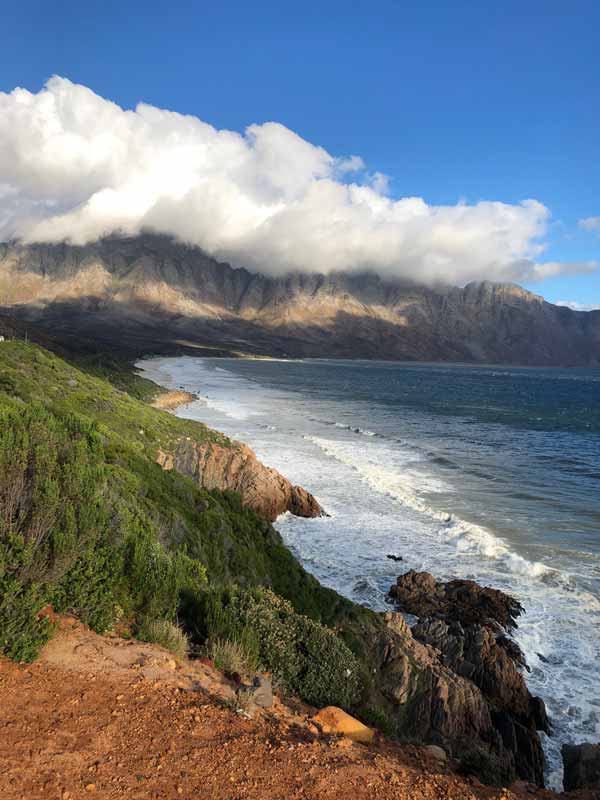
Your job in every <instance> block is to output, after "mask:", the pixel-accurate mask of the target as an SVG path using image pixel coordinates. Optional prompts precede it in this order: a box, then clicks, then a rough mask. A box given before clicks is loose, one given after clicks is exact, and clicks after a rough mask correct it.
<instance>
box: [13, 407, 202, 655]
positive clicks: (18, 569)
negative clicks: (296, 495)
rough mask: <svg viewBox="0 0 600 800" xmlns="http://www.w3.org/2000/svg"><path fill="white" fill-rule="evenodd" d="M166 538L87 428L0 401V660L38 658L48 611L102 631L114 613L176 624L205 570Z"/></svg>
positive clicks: (137, 487) (130, 476)
mask: <svg viewBox="0 0 600 800" xmlns="http://www.w3.org/2000/svg"><path fill="white" fill-rule="evenodd" d="M2 403H4V407H2ZM155 469H156V470H157V471H158V472H159V473H160V474H161V476H162V475H163V474H164V473H162V471H161V470H160V468H159V467H155ZM165 479H166V481H167V482H168V480H169V478H168V476H165ZM167 485H168V483H167ZM164 533H165V518H164V517H161V516H159V514H158V513H157V510H156V507H152V506H149V505H148V504H147V503H146V502H145V498H144V496H143V490H142V481H141V480H140V479H139V476H138V474H137V473H135V472H132V471H130V470H127V469H126V468H123V467H121V466H119V465H114V464H111V463H109V461H108V460H107V456H106V452H105V448H104V441H103V438H102V437H101V435H100V434H99V433H98V431H97V430H96V428H95V426H94V425H93V424H92V423H91V422H90V420H87V419H85V418H80V417H77V416H75V415H73V414H70V413H64V414H57V413H53V412H52V411H50V410H49V409H47V408H45V407H44V406H41V405H39V404H36V403H32V404H23V403H21V404H19V405H17V404H16V403H15V402H14V401H11V400H8V399H6V400H5V401H2V399H1V396H0V652H3V653H6V654H7V655H10V656H11V657H12V658H16V659H19V660H32V659H34V658H35V656H36V654H37V652H38V651H39V648H40V647H41V645H42V644H44V642H45V641H47V639H48V636H49V635H50V626H49V624H48V622H47V621H46V620H43V619H38V613H39V611H40V609H41V608H42V607H43V606H44V605H47V604H51V605H52V606H53V607H54V609H55V611H57V612H59V613H60V612H68V613H72V614H75V615H76V616H78V617H79V618H80V619H81V620H82V621H83V622H85V623H87V624H88V625H90V627H92V628H93V629H94V630H96V631H97V632H99V633H102V632H104V631H105V630H106V629H107V628H109V627H110V626H111V625H112V624H113V623H114V621H115V617H116V609H117V608H118V607H119V606H120V607H122V608H124V609H125V610H126V612H127V613H129V614H133V615H136V614H140V615H144V616H147V617H149V618H151V619H158V618H164V619H170V620H172V619H174V618H175V616H176V613H177V611H178V606H179V600H180V595H181V594H182V593H183V592H184V591H190V592H197V591H198V590H199V589H201V588H202V587H203V586H204V585H205V582H206V572H205V570H204V567H203V566H202V564H201V563H200V562H199V561H197V560H195V559H193V558H190V557H189V556H188V555H187V553H186V551H185V546H180V547H177V546H173V548H172V549H170V550H168V549H166V548H165V547H164V546H163V545H162V544H161V542H160V538H161V536H162V535H163V534H164ZM167 533H168V529H167ZM164 538H166V539H167V541H168V540H169V536H168V535H167V536H165V537H164Z"/></svg>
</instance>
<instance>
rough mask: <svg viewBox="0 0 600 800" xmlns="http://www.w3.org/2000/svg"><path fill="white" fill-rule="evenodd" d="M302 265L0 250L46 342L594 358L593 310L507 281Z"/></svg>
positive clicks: (148, 240)
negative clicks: (426, 280)
mask: <svg viewBox="0 0 600 800" xmlns="http://www.w3.org/2000/svg"><path fill="white" fill-rule="evenodd" d="M310 268H311V265H310V264H309V263H307V264H306V269H307V272H305V273H293V274H289V275H283V276H281V277H277V278H275V277H269V276H266V275H261V274H256V273H252V272H249V271H248V270H246V269H239V268H238V269H233V268H232V267H231V266H229V265H228V264H223V263H219V262H217V261H216V260H214V259H213V258H210V257H209V256H207V255H206V253H203V252H202V251H201V250H199V249H198V248H194V247H189V246H187V245H185V244H183V243H180V242H177V241H174V240H173V239H170V238H169V237H167V236H160V235H156V234H150V233H147V234H144V235H141V236H135V237H131V236H116V235H115V236H107V237H105V238H102V239H100V240H99V241H97V242H92V243H90V244H88V245H85V246H82V247H80V246H74V245H68V244H66V243H64V242H61V243H58V244H31V245H25V244H21V243H16V242H12V243H9V244H0V287H1V288H2V297H1V298H0V301H1V302H2V304H3V305H4V306H5V307H9V308H11V309H12V310H13V311H14V313H15V314H18V315H19V316H20V318H22V319H29V320H31V321H35V323H36V325H37V327H38V328H40V329H43V330H45V331H46V332H48V333H51V334H52V335H53V336H58V335H60V336H62V337H65V338H68V339H69V340H70V341H71V342H75V343H77V344H79V342H80V341H81V338H82V335H83V336H84V337H88V338H90V339H92V340H94V341H96V342H103V343H104V345H105V346H106V345H112V346H115V347H118V348H119V349H120V350H121V351H122V350H123V348H124V347H127V346H129V347H130V348H131V349H133V350H134V351H136V352H138V353H143V352H165V351H166V350H167V349H169V348H168V345H170V350H171V352H172V351H173V349H174V347H173V343H175V342H181V340H188V341H191V342H192V343H195V344H198V343H202V344H209V345H213V346H215V345H216V346H217V347H218V348H220V349H221V350H222V351H227V350H229V351H231V350H235V351H239V350H240V348H241V349H243V350H244V351H247V352H254V353H263V354H270V355H291V356H301V357H311V356H312V357H315V356H320V357H323V356H327V357H332V358H335V357H345V358H388V359H411V360H414V359H417V360H429V361H475V362H488V363H489V362H492V363H513V364H515V363H516V364H540V365H542V364H546V365H564V366H570V365H582V366H590V367H591V366H598V364H600V311H590V312H582V311H572V310H571V309H569V308H564V307H559V306H555V305H552V304H551V303H547V302H545V301H544V300H543V298H542V297H539V296H538V295H535V294H532V293H531V292H528V291H526V290H525V289H522V288H521V287H519V286H516V285H515V284H506V283H505V284H495V283H490V282H489V281H483V282H473V283H470V284H468V285H467V286H465V287H464V288H458V287H448V286H436V287H432V286H423V285H418V284H415V283H413V282H408V281H392V280H385V279H382V278H380V277H379V276H378V275H376V274H375V273H373V272H363V273H342V272H332V273H329V274H328V275H322V274H317V273H314V272H312V273H311V272H309V270H310ZM213 354H214V353H213Z"/></svg>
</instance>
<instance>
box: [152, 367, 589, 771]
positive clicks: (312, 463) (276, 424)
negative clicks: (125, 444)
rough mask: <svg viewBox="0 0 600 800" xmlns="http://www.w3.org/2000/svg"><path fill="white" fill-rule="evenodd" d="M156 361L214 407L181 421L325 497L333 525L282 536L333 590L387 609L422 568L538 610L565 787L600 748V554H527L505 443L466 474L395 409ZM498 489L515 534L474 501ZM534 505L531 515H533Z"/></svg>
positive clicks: (535, 648)
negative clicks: (568, 765)
mask: <svg viewBox="0 0 600 800" xmlns="http://www.w3.org/2000/svg"><path fill="white" fill-rule="evenodd" d="M147 364H149V365H150V366H151V367H152V371H153V372H154V374H150V375H149V377H152V378H154V379H155V380H157V381H158V382H160V383H162V384H163V385H167V386H169V388H172V387H173V386H179V385H182V384H183V385H184V386H185V388H187V389H188V390H189V391H194V392H198V391H200V393H201V394H202V395H204V396H206V400H208V401H209V403H210V405H200V404H199V403H196V404H191V405H190V406H187V407H186V408H184V409H180V410H178V412H177V413H178V414H180V415H182V416H191V417H193V418H195V419H200V420H202V421H204V422H206V423H207V424H209V425H212V426H213V427H216V428H219V429H221V430H223V431H224V432H225V433H227V434H228V435H230V436H232V437H234V438H240V439H242V440H243V441H246V442H248V444H250V445H251V446H252V447H253V448H254V449H255V450H256V452H257V453H258V455H259V457H262V458H263V460H265V461H266V463H268V464H269V465H271V466H273V467H275V468H277V469H279V470H281V471H282V472H283V473H284V474H286V476H287V477H289V478H290V479H291V480H293V482H294V483H299V484H301V485H303V486H305V487H306V488H307V489H309V490H311V491H313V492H314V493H315V494H316V496H317V497H318V499H319V500H320V501H321V502H322V504H323V506H324V507H325V508H326V510H327V511H328V512H329V513H330V514H331V516H330V517H324V518H320V519H317V520H306V519H299V518H297V517H293V516H291V515H285V516H284V517H281V518H280V519H279V520H278V527H279V529H280V530H281V533H282V535H283V536H284V539H285V541H286V542H287V544H288V545H289V546H290V547H291V548H292V549H293V550H294V552H295V553H296V554H297V555H298V556H299V557H300V559H301V560H302V562H303V563H304V565H305V567H306V568H307V569H308V570H310V571H311V572H313V573H314V574H315V575H316V576H317V577H318V578H319V579H320V580H321V581H323V582H324V583H325V584H327V585H329V586H332V587H333V588H335V589H337V590H338V591H340V592H341V593H343V594H345V595H347V596H349V597H352V598H353V599H355V600H357V601H358V602H363V603H367V604H369V605H371V606H372V607H374V608H379V609H381V608H385V593H386V591H387V589H388V588H389V586H390V585H391V583H392V582H393V580H394V577H395V575H396V574H397V573H398V571H403V570H404V569H409V568H414V569H423V570H427V571H429V572H432V573H434V574H435V575H436V576H437V577H439V578H440V579H443V580H448V579H449V578H451V577H470V578H474V579H475V580H478V581H479V582H480V583H482V584H484V585H490V586H495V587H496V588H499V589H502V590H503V591H506V592H508V593H510V594H513V595H514V596H516V597H517V598H518V599H519V600H520V601H521V602H522V604H523V605H524V606H525V608H526V612H527V613H526V614H525V615H524V616H523V617H522V618H521V620H520V627H519V629H518V631H517V632H516V637H517V639H518V642H519V644H520V645H521V647H522V648H523V651H524V652H525V654H526V657H527V660H528V663H529V665H530V667H531V668H532V671H531V673H530V674H528V676H527V682H528V685H529V686H530V689H531V691H532V692H533V693H535V694H539V695H541V696H542V697H543V698H544V700H545V701H546V703H547V706H548V711H549V713H550V716H551V718H552V719H553V722H554V724H555V736H553V737H552V738H551V739H545V748H546V752H547V754H548V756H549V760H550V765H551V766H550V773H549V776H548V779H549V783H550V785H552V786H554V787H558V786H559V785H560V780H561V769H560V745H561V743H562V742H565V741H585V740H588V741H589V740H592V741H595V740H597V739H598V738H600V698H599V697H598V687H597V663H598V661H599V660H600V600H599V599H598V597H597V596H596V595H595V594H594V593H592V592H591V591H588V588H589V587H590V586H591V583H590V578H593V576H594V575H597V570H598V561H597V555H594V554H589V557H588V558H587V560H586V559H585V558H583V556H585V554H584V553H581V552H580V551H579V550H578V549H573V550H569V549H568V547H567V545H569V546H571V544H570V542H571V540H570V539H563V540H559V542H558V543H557V545H556V546H555V545H554V544H553V545H552V546H550V544H548V546H546V545H545V544H544V546H542V547H538V548H537V549H536V547H532V546H529V542H530V539H531V537H530V535H529V531H528V530H527V527H526V525H527V521H528V516H527V515H525V516H523V515H522V516H521V517H518V518H517V519H516V520H515V521H514V523H513V521H512V520H511V519H510V517H512V516H513V515H514V513H515V512H514V508H513V506H511V505H510V503H511V502H512V500H511V499H510V497H511V495H510V494H509V493H510V491H511V489H513V487H512V486H511V483H510V476H508V477H507V476H505V475H504V474H503V473H499V472H498V469H497V464H496V465H495V464H494V443H493V441H492V440H491V439H490V436H491V434H492V433H493V432H492V431H491V430H489V429H486V432H485V438H484V439H483V440H480V441H478V442H475V444H474V447H475V448H479V450H478V451H477V452H478V460H477V461H475V462H473V461H472V460H471V461H469V462H468V463H466V462H465V459H464V453H463V454H461V453H460V452H459V451H456V450H455V449H450V448H448V447H442V448H439V447H438V448H432V447H431V446H430V444H429V443H430V442H431V438H430V437H428V434H429V430H428V428H427V427H425V425H426V424H427V423H424V422H423V421H422V420H421V419H419V418H418V417H417V416H416V414H415V413H414V412H411V411H406V412H404V413H403V414H402V417H401V418H400V417H399V418H398V419H397V420H396V419H394V420H393V424H390V417H389V415H388V412H387V411H383V412H382V410H380V409H378V408H377V406H376V405H375V406H373V405H371V404H365V403H362V404H361V405H356V404H354V403H353V401H352V399H351V396H348V397H344V398H343V399H342V398H340V399H339V400H331V399H327V400H325V399H320V398H319V397H317V396H315V395H314V394H313V395H311V396H310V398H309V399H307V398H306V397H303V396H302V395H301V394H300V393H294V392H293V391H282V390H279V389H271V388H270V389H265V388H264V387H261V385H260V383H257V382H255V381H250V380H247V379H246V378H244V377H241V376H239V375H237V374H235V372H234V369H235V367H234V366H233V365H232V367H231V369H230V368H228V369H225V370H224V371H223V372H221V371H219V372H216V371H215V369H214V368H213V366H214V365H213V366H210V364H207V362H203V361H200V360H198V359H188V358H186V359H158V360H152V361H150V362H144V367H145V366H146V365H147ZM257 366H258V367H259V368H261V367H260V365H257ZM219 369H223V367H222V366H221V365H220V366H219ZM246 374H247V371H246ZM259 374H260V373H259ZM240 410H243V411H242V413H240ZM336 423H337V424H336ZM409 423H410V424H409ZM448 424H450V423H448ZM457 424H460V423H457ZM444 430H445V429H444ZM463 430H465V432H468V430H469V428H466V429H465V428H463V427H461V428H460V436H461V438H462V439H463V441H465V442H466V444H465V446H466V447H470V446H471V445H470V443H468V442H467V440H465V439H464V437H463ZM375 432H376V433H375ZM323 433H325V436H323V435H322V434H323ZM582 446H583V447H585V446H586V445H585V443H584V442H583V441H582ZM589 446H590V447H591V446H592V445H591V444H590V445H589ZM483 447H485V448H487V449H483ZM562 452H563V449H562V445H561V448H559V453H558V455H557V456H555V454H554V452H550V453H549V456H548V457H549V458H552V459H554V460H556V457H559V456H560V453H562ZM564 452H565V453H571V451H568V450H565V451H564ZM578 452H580V451H578ZM569 458H572V455H569ZM448 459H450V461H448ZM449 463H450V464H451V465H452V469H449V468H448V464H449ZM567 466H569V465H567ZM532 477H534V478H535V475H533V476H532ZM488 480H491V481H492V483H490V484H489V486H490V487H499V489H500V490H501V492H506V493H507V497H508V498H509V499H508V500H507V504H508V506H509V507H508V508H507V515H506V516H507V519H506V520H505V525H504V528H501V527H499V526H498V524H497V523H498V517H497V506H496V508H495V510H493V511H492V510H490V513H489V514H488V513H486V512H487V509H486V507H485V505H481V503H482V502H483V503H485V498H486V497H487V496H488V495H487V494H485V492H483V493H482V494H481V495H479V496H475V502H479V505H475V504H474V503H473V502H472V500H473V497H474V496H473V495H472V494H471V495H469V494H468V491H469V489H470V488H471V489H472V488H473V486H479V487H482V486H483V487H484V488H485V490H486V491H487V490H488V488H489V487H488V486H487V485H486V484H485V481H488ZM482 482H483V483H482ZM519 489H520V484H516V485H514V490H515V496H516V495H517V493H518V491H519ZM528 489H529V492H530V493H532V494H533V495H535V496H537V495H539V493H540V492H539V490H538V488H536V487H533V488H531V487H528V485H527V484H525V485H524V486H523V490H524V491H527V490H528ZM520 502H522V503H523V504H525V503H527V502H528V501H527V500H526V499H523V500H521V501H520ZM526 508H527V514H529V512H530V511H531V513H533V506H526ZM471 509H474V512H478V513H474V516H476V520H477V521H476V522H475V521H473V520H470V519H469V518H468V515H469V511H470V510H471ZM507 520H508V521H507ZM488 523H489V525H488ZM523 523H524V524H523ZM500 530H502V531H503V533H504V532H506V531H508V533H509V535H510V537H512V538H504V537H503V536H502V535H500V533H499V531H500ZM389 552H394V553H399V554H401V555H403V556H404V559H405V564H404V566H401V565H398V564H395V563H392V562H390V561H389V560H387V559H386V558H385V554H386V553H389ZM538 554H540V557H543V558H544V559H545V560H546V561H547V562H549V563H543V562H542V561H541V560H539V559H538V558H536V557H535V556H537V555H538Z"/></svg>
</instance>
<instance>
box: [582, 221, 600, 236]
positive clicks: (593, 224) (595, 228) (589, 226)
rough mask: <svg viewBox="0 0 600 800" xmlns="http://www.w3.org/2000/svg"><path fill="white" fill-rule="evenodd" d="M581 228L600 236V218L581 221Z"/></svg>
mask: <svg viewBox="0 0 600 800" xmlns="http://www.w3.org/2000/svg"><path fill="white" fill-rule="evenodd" d="M579 227H580V228H583V230H584V231H589V233H597V234H598V235H599V236H600V217H586V218H585V219H580V220H579Z"/></svg>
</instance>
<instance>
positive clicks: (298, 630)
mask: <svg viewBox="0 0 600 800" xmlns="http://www.w3.org/2000/svg"><path fill="white" fill-rule="evenodd" d="M196 611H197V612H198V613H199V614H201V615H202V618H201V620H200V621H199V622H198V625H197V630H198V631H202V632H203V633H204V634H205V635H206V636H207V637H208V638H209V639H224V640H226V641H229V642H241V641H243V640H244V638H245V639H246V641H248V640H249V639H250V636H251V637H252V640H255V641H256V642H257V652H258V656H259V659H260V664H261V665H262V666H263V667H264V668H265V669H268V670H270V671H271V672H273V674H274V675H275V677H276V678H277V680H278V681H280V682H281V683H283V684H284V685H285V686H286V687H288V688H289V689H290V690H292V691H294V692H296V693H297V694H299V695H300V697H302V698H303V699H304V700H306V701H307V702H308V703H311V704H313V705H316V706H323V705H337V706H341V707H343V708H351V707H352V706H353V705H354V703H355V702H356V701H357V700H358V697H359V693H360V688H361V687H360V676H359V664H358V662H357V660H356V658H355V657H354V655H353V654H352V652H351V651H350V650H349V649H348V647H347V646H346V644H344V642H343V641H342V640H341V639H340V638H339V637H338V636H336V634H335V633H334V632H333V631H332V630H330V629H329V628H326V627H325V626H324V625H321V624H320V623H318V622H315V621H314V620H312V619H309V618H308V617H305V616H303V615H301V614H297V613H296V612H295V611H294V609H293V607H292V605H291V604H290V603H289V602H288V601H286V600H283V599H282V598H281V597H278V596H277V595H276V594H274V593H273V592H271V591H269V590H267V589H255V590H252V591H243V590H239V589H237V588H235V587H231V588H229V589H226V590H221V591H212V592H206V593H205V594H204V596H203V599H202V600H201V602H200V603H199V605H198V606H197V607H196Z"/></svg>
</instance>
